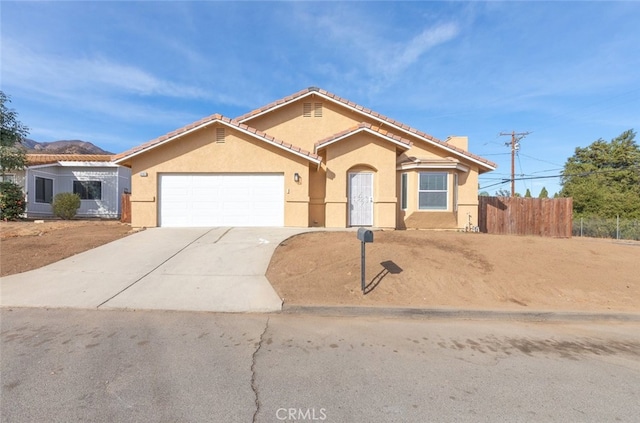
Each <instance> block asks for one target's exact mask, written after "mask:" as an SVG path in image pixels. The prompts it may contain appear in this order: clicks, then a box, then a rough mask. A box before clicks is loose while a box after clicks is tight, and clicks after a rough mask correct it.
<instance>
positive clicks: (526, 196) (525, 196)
mask: <svg viewBox="0 0 640 423" xmlns="http://www.w3.org/2000/svg"><path fill="white" fill-rule="evenodd" d="M524 198H531V190H529V188H527V192H525V193H524Z"/></svg>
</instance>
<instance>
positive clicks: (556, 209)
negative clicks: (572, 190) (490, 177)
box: [478, 196, 573, 238]
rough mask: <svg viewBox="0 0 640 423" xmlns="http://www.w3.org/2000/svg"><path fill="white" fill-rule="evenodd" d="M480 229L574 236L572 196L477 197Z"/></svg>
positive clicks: (483, 230) (489, 231)
mask: <svg viewBox="0 0 640 423" xmlns="http://www.w3.org/2000/svg"><path fill="white" fill-rule="evenodd" d="M478 200H479V201H478V226H479V227H480V232H484V233H490V234H503V235H539V236H547V237H557V238H571V230H572V225H573V199H572V198H522V197H484V196H481V197H478Z"/></svg>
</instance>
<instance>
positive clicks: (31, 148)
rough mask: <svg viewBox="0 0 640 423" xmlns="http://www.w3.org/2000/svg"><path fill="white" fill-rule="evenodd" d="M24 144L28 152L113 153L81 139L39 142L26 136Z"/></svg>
mask: <svg viewBox="0 0 640 423" xmlns="http://www.w3.org/2000/svg"><path fill="white" fill-rule="evenodd" d="M22 145H24V146H25V147H26V148H27V153H39V154H113V153H111V152H109V151H105V150H103V149H101V148H100V147H98V146H96V145H94V144H92V143H90V142H88V141H80V140H61V141H53V142H37V141H34V140H31V139H28V138H26V139H25V140H24V141H23V142H22Z"/></svg>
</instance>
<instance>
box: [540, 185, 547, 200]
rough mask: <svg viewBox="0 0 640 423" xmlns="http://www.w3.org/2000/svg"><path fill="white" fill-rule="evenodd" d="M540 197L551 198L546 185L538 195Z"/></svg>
mask: <svg viewBox="0 0 640 423" xmlns="http://www.w3.org/2000/svg"><path fill="white" fill-rule="evenodd" d="M538 198H549V192H548V191H547V188H546V187H542V189H541V190H540V194H539V195H538Z"/></svg>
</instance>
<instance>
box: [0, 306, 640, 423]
mask: <svg viewBox="0 0 640 423" xmlns="http://www.w3.org/2000/svg"><path fill="white" fill-rule="evenodd" d="M0 317H1V350H0V352H1V370H2V379H1V384H2V395H1V408H0V411H1V413H2V414H1V420H2V422H41V421H42V422H44V421H46V422H72V421H83V422H84V421H92V422H114V421H118V422H142V421H144V422H278V421H327V422H359V421H362V422H365V421H366V422H431V421H433V422H454V421H455V422H483V421H485V422H499V421H505V422H507V421H508V422H518V421H522V422H525V421H526V422H531V421H544V422H567V421H580V422H589V421H592V422H602V421H622V422H624V421H627V422H632V421H637V418H638V416H639V415H640V401H638V398H640V323H638V322H598V321H584V322H576V321H572V322H557V321H554V322H546V323H545V322H532V321H525V322H518V321H506V320H500V321H491V320H481V321H474V320H460V319H429V318H384V317H367V316H356V317H354V316H345V317H321V316H310V315H297V314H216V313H197V312H162V311H144V312H139V311H138V312H134V311H97V310H65V309H49V310H47V309H35V308H33V309H20V308H14V309H7V308H5V309H2V310H0Z"/></svg>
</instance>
